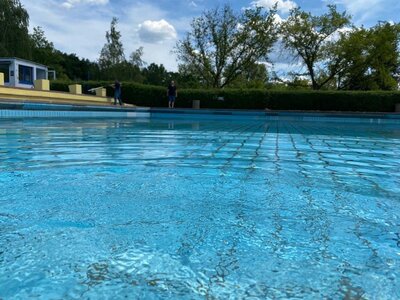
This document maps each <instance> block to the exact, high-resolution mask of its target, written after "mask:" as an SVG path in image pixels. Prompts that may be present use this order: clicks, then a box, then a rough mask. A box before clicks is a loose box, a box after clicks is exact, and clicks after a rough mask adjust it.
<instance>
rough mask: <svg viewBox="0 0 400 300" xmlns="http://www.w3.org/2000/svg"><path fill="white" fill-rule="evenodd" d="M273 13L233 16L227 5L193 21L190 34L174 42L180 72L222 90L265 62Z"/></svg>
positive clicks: (273, 28)
mask: <svg viewBox="0 0 400 300" xmlns="http://www.w3.org/2000/svg"><path fill="white" fill-rule="evenodd" d="M275 12H276V10H275V9H272V10H270V11H268V12H265V11H264V10H263V9H262V8H255V9H247V10H245V11H243V12H241V13H239V14H236V13H234V11H233V10H232V8H231V7H230V6H229V5H225V6H224V7H222V8H221V9H218V8H216V9H213V10H210V11H206V12H204V13H203V15H202V16H200V17H198V18H195V19H194V20H193V21H192V24H191V32H189V33H188V34H187V36H186V37H185V38H184V39H183V40H181V41H179V42H178V44H177V46H176V53H177V56H178V59H179V60H180V62H181V66H180V69H184V70H185V72H187V73H189V74H193V75H195V76H198V77H199V78H200V79H201V81H202V83H203V84H204V85H205V86H208V87H215V88H222V87H224V86H226V85H228V84H229V83H231V82H232V81H234V80H235V79H236V78H237V77H239V76H240V75H241V74H243V73H244V72H246V71H247V70H249V69H251V68H253V67H254V64H255V63H256V62H257V61H259V60H266V59H267V55H268V54H269V52H270V51H271V49H272V46H273V44H274V43H275V41H276V37H277V30H276V26H275V25H274V16H275Z"/></svg>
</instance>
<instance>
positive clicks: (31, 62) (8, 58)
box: [0, 57, 47, 68]
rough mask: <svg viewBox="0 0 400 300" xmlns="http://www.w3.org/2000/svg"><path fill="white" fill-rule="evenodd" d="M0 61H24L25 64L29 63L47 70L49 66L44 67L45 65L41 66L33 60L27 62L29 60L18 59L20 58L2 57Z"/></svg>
mask: <svg viewBox="0 0 400 300" xmlns="http://www.w3.org/2000/svg"><path fill="white" fill-rule="evenodd" d="M0 60H19V61H24V62H28V63H30V64H34V65H37V66H42V67H45V68H47V66H45V65H43V64H39V63H37V62H34V61H31V60H27V59H23V58H18V57H0Z"/></svg>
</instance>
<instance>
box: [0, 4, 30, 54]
mask: <svg viewBox="0 0 400 300" xmlns="http://www.w3.org/2000/svg"><path fill="white" fill-rule="evenodd" d="M28 27H29V14H28V12H27V11H26V10H25V8H24V7H23V6H22V4H21V3H20V1H19V0H0V56H12V57H14V56H16V57H23V58H27V59H29V58H30V57H31V51H30V50H31V46H30V39H29V33H28Z"/></svg>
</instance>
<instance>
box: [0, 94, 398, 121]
mask: <svg viewBox="0 0 400 300" xmlns="http://www.w3.org/2000/svg"><path fill="white" fill-rule="evenodd" d="M0 111H42V112H51V111H53V112H65V113H66V112H82V113H84V112H87V113H90V114H91V117H95V116H96V112H97V113H101V116H100V117H106V116H107V113H110V117H112V116H115V117H117V116H119V114H120V117H124V116H127V117H135V116H137V113H146V115H150V116H155V115H158V116H159V115H164V116H165V117H168V116H171V117H172V116H173V115H175V116H179V117H184V116H189V115H192V116H195V115H197V116H199V117H204V116H206V115H209V116H225V117H230V116H238V117H240V116H251V117H268V118H274V117H276V118H279V117H284V118H290V117H305V118H307V119H312V118H341V119H349V118H357V119H384V120H388V119H389V120H394V121H397V120H399V121H400V113H396V112H338V111H288V110H285V111H282V110H246V109H209V108H202V109H191V108H174V109H170V108H162V107H137V106H122V107H120V106H113V105H94V104H87V103H82V104H55V103H48V102H37V101H35V102H32V101H13V100H12V99H0ZM1 117H2V116H1V115H0V118H1ZM27 117H28V116H27Z"/></svg>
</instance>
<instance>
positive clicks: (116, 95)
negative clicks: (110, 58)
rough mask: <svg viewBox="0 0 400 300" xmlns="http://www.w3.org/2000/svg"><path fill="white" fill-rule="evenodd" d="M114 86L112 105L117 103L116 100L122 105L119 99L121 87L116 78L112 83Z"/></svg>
mask: <svg viewBox="0 0 400 300" xmlns="http://www.w3.org/2000/svg"><path fill="white" fill-rule="evenodd" d="M112 87H113V88H114V105H117V100H118V103H119V105H122V99H121V94H122V89H121V83H120V82H119V81H118V80H115V82H114V84H113V85H112Z"/></svg>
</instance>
